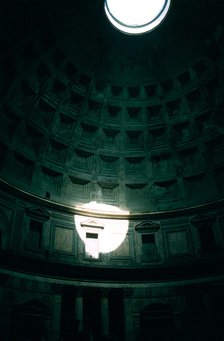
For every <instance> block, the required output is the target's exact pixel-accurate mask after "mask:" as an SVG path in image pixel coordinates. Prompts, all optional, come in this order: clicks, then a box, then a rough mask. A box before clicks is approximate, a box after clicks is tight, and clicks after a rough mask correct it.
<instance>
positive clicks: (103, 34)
mask: <svg viewBox="0 0 224 341" xmlns="http://www.w3.org/2000/svg"><path fill="white" fill-rule="evenodd" d="M19 3H20V4H19V5H18V4H17V5H15V4H14V3H10V2H9V3H3V5H2V8H1V10H2V11H3V13H4V20H3V23H2V33H1V34H2V54H1V65H3V70H2V72H1V74H2V76H1V106H0V111H1V114H0V119H1V129H0V149H1V155H0V165H1V169H0V175H1V178H2V181H3V182H7V183H9V184H10V185H13V186H15V187H18V188H20V189H22V190H24V191H26V192H28V193H31V194H35V195H37V196H40V197H42V198H47V199H50V200H53V201H56V202H59V203H62V204H65V205H72V206H82V205H84V204H86V203H88V202H91V201H96V202H98V203H104V204H110V205H115V206H117V207H120V208H121V209H124V210H128V211H131V212H158V211H159V212H160V211H167V210H173V209H181V208H184V207H192V206H198V205H201V204H207V203H211V202H215V201H217V200H220V199H222V198H223V193H224V186H223V177H224V154H223V152H222V151H223V144H224V139H223V128H224V120H223V108H224V105H223V104H224V102H223V82H224V72H223V71H224V69H223V60H224V47H223V46H224V45H223V44H224V27H223V13H224V11H223V1H207V2H206V4H205V3H204V1H200V0H198V1H190V0H188V1H187V0H179V1H173V4H172V8H171V10H170V13H169V15H168V16H167V18H166V20H165V21H164V22H163V23H162V24H161V25H160V26H159V27H158V28H157V29H155V30H154V31H152V32H150V33H148V34H146V35H142V36H128V35H124V34H122V33H121V32H119V31H117V30H115V29H114V28H113V27H112V26H111V25H110V23H109V21H108V20H107V18H106V17H105V14H104V8H103V1H95V0H92V1H88V2H87V1H75V2H73V1H69V0H66V1H63V2H61V1H44V0H42V1H26V0H24V1H19ZM3 28H4V29H3Z"/></svg>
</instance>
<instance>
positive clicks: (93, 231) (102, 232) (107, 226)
mask: <svg viewBox="0 0 224 341" xmlns="http://www.w3.org/2000/svg"><path fill="white" fill-rule="evenodd" d="M82 208H86V209H90V210H94V211H97V212H103V213H114V214H115V215H116V213H117V214H121V213H123V212H122V211H121V210H120V209H119V208H117V207H115V206H112V205H106V204H98V203H96V202H91V203H89V204H85V205H83V206H82ZM125 213H126V214H128V212H125ZM128 224H129V222H128V220H119V219H103V218H91V217H85V216H81V215H75V225H76V229H77V232H78V234H79V236H80V238H81V239H82V240H83V242H84V243H85V251H86V254H87V256H90V257H92V258H98V257H99V253H108V252H111V251H114V250H116V249H117V248H118V247H119V246H120V245H121V244H122V242H123V241H124V239H125V236H126V234H127V231H128Z"/></svg>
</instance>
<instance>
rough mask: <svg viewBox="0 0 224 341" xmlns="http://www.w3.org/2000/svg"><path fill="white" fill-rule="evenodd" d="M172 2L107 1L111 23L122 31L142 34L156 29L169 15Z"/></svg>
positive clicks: (107, 10)
mask: <svg viewBox="0 0 224 341" xmlns="http://www.w3.org/2000/svg"><path fill="white" fill-rule="evenodd" d="M170 3H171V0H105V5H104V9H105V12H106V15H107V17H108V19H109V20H110V22H111V23H112V24H113V25H114V26H115V27H116V28H118V29H119V30H120V31H122V32H124V33H128V34H141V33H145V32H148V31H151V30H152V29H154V28H155V27H156V26H157V25H159V24H160V23H161V22H162V20H163V19H164V18H165V16H166V15H167V13H168V10H169V7H170Z"/></svg>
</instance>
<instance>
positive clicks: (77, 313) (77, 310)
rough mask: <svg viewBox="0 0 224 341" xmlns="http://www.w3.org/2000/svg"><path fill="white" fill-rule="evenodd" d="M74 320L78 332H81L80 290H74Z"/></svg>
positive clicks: (81, 295)
mask: <svg viewBox="0 0 224 341" xmlns="http://www.w3.org/2000/svg"><path fill="white" fill-rule="evenodd" d="M75 319H76V321H77V322H78V332H79V333H82V332H83V291H82V289H81V288H77V289H76V299H75Z"/></svg>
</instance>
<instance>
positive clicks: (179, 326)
mask: <svg viewBox="0 0 224 341" xmlns="http://www.w3.org/2000/svg"><path fill="white" fill-rule="evenodd" d="M173 321H174V326H175V330H176V332H177V334H178V335H177V337H178V339H180V340H182V339H183V329H182V322H181V316H180V313H179V312H178V311H174V312H173Z"/></svg>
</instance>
